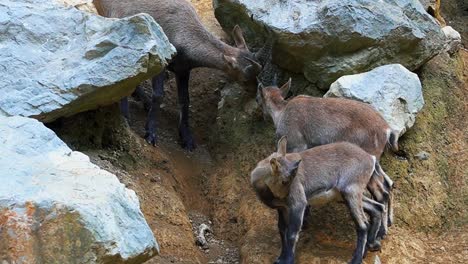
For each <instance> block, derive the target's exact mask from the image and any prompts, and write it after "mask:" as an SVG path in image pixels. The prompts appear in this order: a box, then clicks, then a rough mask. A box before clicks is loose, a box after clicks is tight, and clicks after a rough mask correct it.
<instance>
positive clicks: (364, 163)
mask: <svg viewBox="0 0 468 264" xmlns="http://www.w3.org/2000/svg"><path fill="white" fill-rule="evenodd" d="M286 148H287V139H286V137H284V136H283V137H282V138H281V139H280V140H279V142H278V149H277V152H275V153H273V154H271V155H270V156H269V157H268V158H266V159H264V160H262V161H260V162H259V163H258V164H257V166H256V167H255V169H254V170H253V171H252V172H251V175H250V180H251V184H252V186H253V187H254V190H255V191H256V193H257V196H258V197H259V199H260V200H261V201H262V202H263V203H265V204H266V205H267V206H269V207H271V208H273V209H276V210H277V212H278V229H279V233H280V236H281V254H280V256H279V257H278V258H277V260H276V262H275V264H292V263H294V253H295V246H296V242H297V240H298V238H299V231H300V230H301V226H302V222H303V217H304V212H305V210H306V207H307V204H311V205H312V206H316V205H318V204H320V205H323V204H325V203H327V202H330V201H340V200H342V201H344V202H345V203H346V205H347V207H348V209H349V211H350V213H351V217H352V219H353V221H354V223H355V225H356V232H357V245H356V248H355V250H354V253H353V258H352V260H351V263H353V264H355V263H361V262H362V259H363V257H364V254H365V252H366V249H369V250H379V249H380V242H379V241H378V240H376V236H377V232H378V229H379V226H380V223H381V217H382V212H383V210H384V208H383V207H384V206H383V204H381V203H378V202H376V201H374V200H372V199H370V198H368V197H366V196H364V192H365V189H366V186H367V185H368V183H369V180H370V179H371V177H372V175H373V174H378V171H377V170H376V168H375V166H376V164H377V163H376V158H375V156H372V155H370V154H369V153H367V152H365V151H364V150H362V149H361V148H359V147H358V146H356V145H354V144H351V143H349V142H339V143H331V144H327V145H322V146H318V147H315V148H311V149H308V150H305V151H302V152H299V153H288V154H287V153H286V152H287V151H286ZM364 212H366V213H368V214H369V215H370V223H368V221H367V217H366V215H365V214H364Z"/></svg>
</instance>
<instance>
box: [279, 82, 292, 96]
mask: <svg viewBox="0 0 468 264" xmlns="http://www.w3.org/2000/svg"><path fill="white" fill-rule="evenodd" d="M280 90H281V95H282V96H283V98H286V96H288V93H289V90H291V78H289V80H288V82H287V83H285V84H284V85H283V86H281V88H280Z"/></svg>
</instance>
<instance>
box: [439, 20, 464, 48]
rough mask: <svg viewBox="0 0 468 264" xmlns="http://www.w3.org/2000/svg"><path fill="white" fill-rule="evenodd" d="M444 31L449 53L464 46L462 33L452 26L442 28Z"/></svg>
mask: <svg viewBox="0 0 468 264" xmlns="http://www.w3.org/2000/svg"><path fill="white" fill-rule="evenodd" d="M442 32H444V34H445V39H446V42H445V50H446V51H447V52H448V53H449V54H453V53H455V52H457V51H458V50H459V49H460V48H461V46H462V39H461V35H460V33H458V31H456V30H455V29H453V28H452V27H451V26H446V27H443V28H442Z"/></svg>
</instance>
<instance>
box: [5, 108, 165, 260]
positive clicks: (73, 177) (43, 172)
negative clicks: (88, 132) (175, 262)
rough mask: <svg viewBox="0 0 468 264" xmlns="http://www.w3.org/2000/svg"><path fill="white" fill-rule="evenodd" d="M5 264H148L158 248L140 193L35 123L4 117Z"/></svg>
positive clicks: (24, 118)
mask: <svg viewBox="0 0 468 264" xmlns="http://www.w3.org/2000/svg"><path fill="white" fill-rule="evenodd" d="M0 143H1V145H2V154H1V155H0V182H1V184H0V262H1V263H4V262H2V261H6V263H142V262H144V261H145V260H147V259H148V258H150V257H151V256H153V255H155V254H156V253H157V252H158V250H159V247H158V244H157V242H156V240H155V238H154V236H153V233H152V232H151V229H150V228H149V226H148V224H147V223H146V221H145V219H144V217H143V214H142V213H141V211H140V207H139V201H138V198H137V196H136V194H135V192H134V191H132V190H129V189H127V188H125V186H124V185H123V184H121V183H120V182H119V180H118V179H117V177H116V176H115V175H113V174H111V173H109V172H107V171H105V170H101V169H100V168H99V167H97V166H96V165H94V164H92V163H91V162H90V161H89V158H88V157H87V156H86V155H84V154H82V153H80V152H76V151H72V150H71V149H70V148H68V147H67V145H66V144H65V143H63V142H62V141H61V140H60V139H59V138H58V137H57V136H56V135H55V133H54V132H53V131H51V130H49V129H48V128H46V127H45V126H44V125H43V124H42V123H40V122H39V121H37V120H35V119H31V118H26V117H19V116H15V117H1V116H0Z"/></svg>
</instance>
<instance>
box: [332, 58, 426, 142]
mask: <svg viewBox="0 0 468 264" xmlns="http://www.w3.org/2000/svg"><path fill="white" fill-rule="evenodd" d="M324 97H345V98H350V99H354V100H358V101H361V102H365V103H369V104H370V105H372V106H373V107H374V108H375V109H376V110H377V111H378V112H379V113H380V114H382V116H383V117H384V118H385V120H386V121H387V122H388V124H389V125H390V127H391V128H392V129H394V130H396V131H398V132H399V135H400V136H401V135H402V134H403V133H405V131H406V130H407V129H409V128H411V127H412V126H413V124H414V121H415V119H416V115H417V113H418V112H419V111H420V110H421V109H422V107H423V106H424V99H423V95H422V86H421V82H420V81H419V78H418V76H417V75H416V74H415V73H412V72H410V71H409V70H407V69H406V68H405V67H403V66H402V65H400V64H390V65H384V66H381V67H377V68H375V69H373V70H371V71H369V72H365V73H361V74H354V75H347V76H343V77H340V78H339V79H338V80H336V81H335V82H334V83H333V84H332V85H331V86H330V90H329V91H328V92H327V93H326V94H325V96H324Z"/></svg>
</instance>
